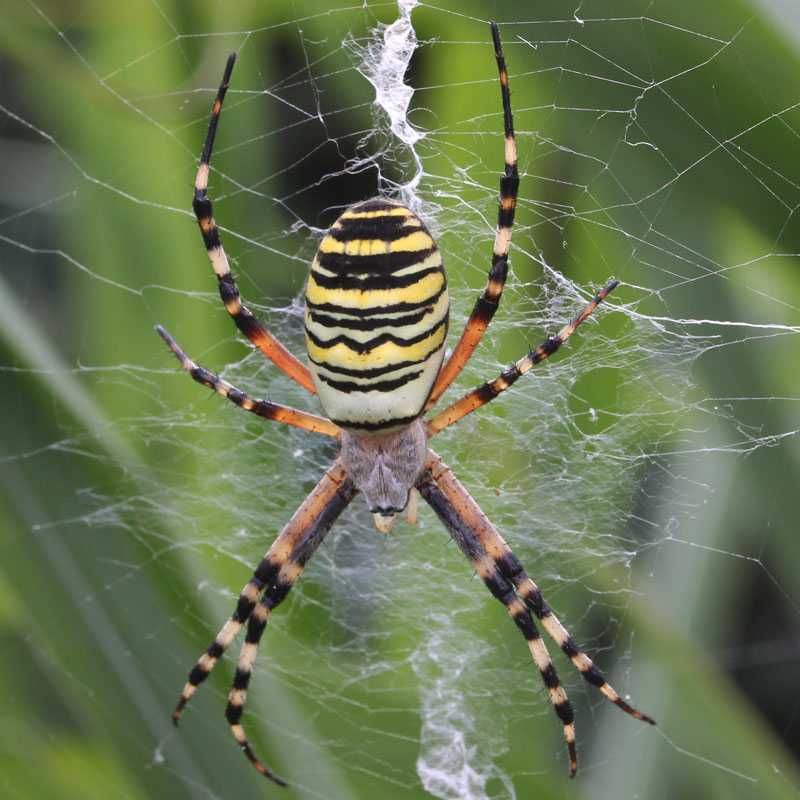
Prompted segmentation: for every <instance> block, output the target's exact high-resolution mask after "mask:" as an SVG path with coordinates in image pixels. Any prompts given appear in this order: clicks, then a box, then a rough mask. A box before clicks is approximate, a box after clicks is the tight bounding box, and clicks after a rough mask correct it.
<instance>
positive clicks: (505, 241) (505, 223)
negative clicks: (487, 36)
mask: <svg viewBox="0 0 800 800" xmlns="http://www.w3.org/2000/svg"><path fill="white" fill-rule="evenodd" d="M491 25H492V39H493V41H494V54H495V58H496V59H497V71H498V73H499V75H500V93H501V95H502V99H503V126H504V129H505V140H506V144H505V172H504V174H503V177H502V178H500V207H499V209H498V212H497V231H496V233H495V237H494V248H493V251H492V266H491V269H490V270H489V277H488V281H487V283H486V288H485V289H484V290H483V294H481V295H480V297H479V298H478V300H477V302H476V303H475V308H473V310H472V314H470V317H469V319H468V320H467V324H466V326H465V327H464V331H463V333H462V334H461V338H460V339H459V340H458V344H457V345H456V346H455V349H454V350H453V352H452V354H451V356H450V358H449V359H448V360H447V362H446V363H445V364H444V366H443V367H442V369H441V371H440V372H439V375H438V377H437V378H436V383H435V384H434V387H433V391H432V392H431V396H430V398H429V399H428V405H427V407H428V408H430V407H431V406H433V405H434V403H436V401H437V400H438V399H439V398H440V397H441V396H442V394H443V393H444V392H445V391H446V389H447V387H448V386H449V385H450V384H451V383H452V382H453V381H454V380H455V379H456V378H457V377H458V374H459V373H460V372H461V370H462V369H464V366H465V365H466V363H467V361H469V359H470V357H471V356H472V353H473V352H474V350H475V348H476V347H477V346H478V343H479V342H480V340H481V338H482V337H483V334H484V332H485V331H486V329H487V328H488V327H489V323H490V322H491V321H492V317H493V316H494V313H495V311H497V307H498V306H499V305H500V297H501V295H502V294H503V287H504V286H505V283H506V276H507V275H508V251H509V248H510V247H511V229H512V227H513V225H514V212H515V209H516V207H517V192H518V190H519V172H518V170H517V141H516V138H515V137H514V120H513V117H512V115H511V92H510V91H509V88H508V72H507V71H506V61H505V56H504V55H503V45H502V43H501V41H500V31H499V30H498V28H497V24H496V23H495V22H492V23H491Z"/></svg>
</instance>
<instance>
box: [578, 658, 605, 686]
mask: <svg viewBox="0 0 800 800" xmlns="http://www.w3.org/2000/svg"><path fill="white" fill-rule="evenodd" d="M583 677H584V679H585V680H586V682H587V683H591V684H592V686H597V687H598V688H599V687H600V686H604V685H605V683H606V678H605V675H603V673H602V672H600V670H599V669H598V668H597V667H596V666H595V665H594V664H592V666H591V667H589V669H587V670H586V672H584V673H583Z"/></svg>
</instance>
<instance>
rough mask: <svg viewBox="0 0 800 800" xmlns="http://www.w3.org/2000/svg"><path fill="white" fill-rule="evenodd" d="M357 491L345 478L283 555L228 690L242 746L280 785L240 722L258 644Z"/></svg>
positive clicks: (231, 718) (230, 716)
mask: <svg viewBox="0 0 800 800" xmlns="http://www.w3.org/2000/svg"><path fill="white" fill-rule="evenodd" d="M355 494H356V490H355V488H354V487H353V484H352V482H351V481H350V480H346V481H345V482H344V483H342V484H341V485H340V487H339V491H338V494H337V496H336V499H337V502H336V503H335V504H330V505H328V507H327V508H325V509H324V510H323V511H322V513H321V515H320V516H319V517H318V518H317V520H316V523H315V525H314V527H311V528H308V529H307V530H306V532H305V534H304V535H303V536H302V537H300V538H299V539H298V540H297V541H296V542H293V543H292V545H291V550H290V551H289V550H288V549H287V551H286V552H285V554H284V562H283V566H282V567H281V568H280V569H279V570H278V572H277V574H276V575H275V576H274V577H273V578H272V580H271V582H270V583H269V584H268V585H267V588H266V590H265V591H264V595H263V596H262V598H261V600H260V601H259V602H258V604H257V605H256V607H255V608H254V609H253V613H252V614H251V615H250V619H249V620H248V621H247V633H246V635H245V640H244V642H243V644H242V649H241V651H240V652H239V660H238V662H237V664H236V674H235V675H234V678H233V685H232V686H231V690H230V692H229V693H228V705H227V706H226V708H225V718H226V719H227V720H228V724H229V725H230V727H231V733H232V734H233V736H234V738H235V739H236V741H237V742H238V743H239V746H240V747H241V748H242V750H243V752H244V754H245V756H247V759H248V760H249V761H250V763H251V764H252V765H253V766H254V767H255V768H256V769H257V770H258V771H259V772H260V773H261V774H262V775H264V777H266V778H269V779H270V780H272V781H274V782H275V783H277V784H278V785H279V786H286V782H285V781H284V780H283V779H281V778H279V777H277V776H276V775H274V774H273V773H272V772H271V770H270V769H269V768H268V767H267V766H266V765H265V764H264V762H263V761H261V759H260V758H258V756H257V755H256V754H255V753H254V752H253V748H252V747H251V745H250V742H249V741H248V739H247V735H246V733H245V730H244V727H243V726H242V724H241V718H242V713H243V711H244V704H245V701H246V700H247V687H248V686H249V684H250V676H251V675H252V672H253V666H254V664H255V660H256V656H257V655H258V645H259V643H260V641H261V637H262V635H263V634H264V630H265V629H266V627H267V622H268V620H269V617H270V614H271V613H272V611H273V609H275V608H276V607H277V606H278V605H279V604H280V603H282V602H283V600H285V599H286V596H287V595H288V594H289V592H290V590H291V588H292V587H293V586H294V584H295V583H296V582H297V579H298V578H299V577H300V575H301V573H302V572H303V569H304V568H305V565H306V564H307V563H308V561H309V559H310V558H311V556H312V555H313V554H314V552H315V551H316V549H317V547H318V546H319V545H320V544H321V543H322V540H323V539H324V538H325V535H326V534H327V532H328V530H330V527H331V525H333V523H334V521H335V520H336V518H337V517H338V516H339V514H340V513H341V512H342V510H343V509H344V508H345V506H346V505H347V504H348V503H349V502H350V500H352V498H353V497H355Z"/></svg>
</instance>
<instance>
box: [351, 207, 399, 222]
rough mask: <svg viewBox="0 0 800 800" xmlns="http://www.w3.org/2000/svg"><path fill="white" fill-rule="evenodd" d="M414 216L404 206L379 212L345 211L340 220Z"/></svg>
mask: <svg viewBox="0 0 800 800" xmlns="http://www.w3.org/2000/svg"><path fill="white" fill-rule="evenodd" d="M411 216H413V214H412V213H411V212H410V211H409V210H408V209H407V208H404V207H403V206H397V208H382V209H379V210H378V211H345V212H344V214H342V216H341V217H339V219H375V218H376V217H411Z"/></svg>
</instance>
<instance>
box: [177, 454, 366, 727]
mask: <svg viewBox="0 0 800 800" xmlns="http://www.w3.org/2000/svg"><path fill="white" fill-rule="evenodd" d="M354 495H355V490H354V489H353V485H352V482H351V481H350V480H349V479H348V477H347V473H346V472H345V469H344V467H343V466H342V463H341V461H339V460H338V459H337V460H336V461H335V462H334V463H333V465H332V466H331V467H330V469H329V470H328V471H327V472H326V473H325V475H323V476H322V479H321V480H320V482H319V483H318V484H317V485H316V486H315V487H314V489H312V491H311V493H310V494H309V495H308V497H306V499H305V500H304V501H303V503H302V504H301V506H300V507H299V508H298V509H297V511H295V513H294V515H293V516H292V518H291V519H290V520H289V522H288V523H287V524H286V526H285V527H284V528H283V530H282V531H281V532H280V533H279V534H278V536H277V538H276V539H275V541H274V542H273V543H272V545H271V546H270V548H269V550H268V551H267V552H266V554H265V555H264V558H263V559H262V560H261V562H260V563H259V565H258V567H256V569H255V571H254V573H253V577H252V578H250V580H249V581H248V582H247V584H246V585H245V587H244V588H243V589H242V591H241V594H240V595H239V600H238V602H237V604H236V609H235V610H234V612H233V614H232V615H231V617H230V619H229V620H228V621H227V622H226V623H225V624H224V625H223V626H222V628H221V629H220V631H219V633H218V634H217V635H216V637H215V638H214V641H213V642H211V644H210V645H209V646H208V648H207V650H206V652H205V653H203V655H201V656H200V658H199V659H198V660H197V663H196V664H195V666H194V667H193V668H192V670H191V672H190V673H189V678H188V680H187V682H186V685H185V686H184V687H183V691H182V692H181V696H180V699H179V700H178V704H177V705H176V706H175V710H174V711H173V712H172V721H173V722H174V723H175V724H176V725H177V724H178V722H179V721H180V718H181V714H182V713H183V709H184V708H185V707H186V704H187V703H188V702H189V700H190V699H191V697H192V695H193V694H194V693H195V691H196V690H197V687H198V686H199V685H200V684H201V683H203V681H205V679H206V678H207V677H208V676H209V674H210V673H211V670H212V669H214V667H215V666H216V664H217V662H218V661H219V659H220V658H221V657H222V655H223V653H224V652H225V651H226V650H227V649H228V647H229V646H230V644H231V642H232V641H233V640H234V638H235V637H236V635H237V634H238V633H239V631H240V630H241V628H242V625H244V623H245V622H247V620H248V619H249V618H250V616H251V614H252V613H253V610H254V609H255V608H256V604H257V603H258V602H259V596H260V595H261V593H262V592H265V597H271V598H273V599H272V603H273V607H274V605H277V603H278V602H280V600H282V599H283V598H284V597H285V596H286V594H287V593H288V592H289V589H290V588H291V586H292V584H293V582H294V579H293V578H291V576H292V575H293V572H296V573H297V574H299V572H300V569H301V568H302V566H301V564H300V563H299V561H298V558H300V556H302V555H303V553H305V550H304V549H303V548H308V546H309V543H310V542H313V543H314V544H313V547H312V549H311V552H313V549H314V548H316V546H317V545H318V544H319V543H320V542H321V541H322V539H323V537H324V536H325V534H326V533H327V532H328V530H330V527H331V525H333V523H334V521H335V520H336V518H337V517H338V516H339V514H341V512H342V511H343V510H344V508H345V507H346V506H347V504H348V503H349V502H350V501H351V500H352V498H353V497H354ZM309 556H310V552H309V554H308V556H306V560H307V559H308V557H309ZM302 563H303V564H304V563H305V561H303V562H302ZM276 598H280V599H279V600H277V601H276Z"/></svg>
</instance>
